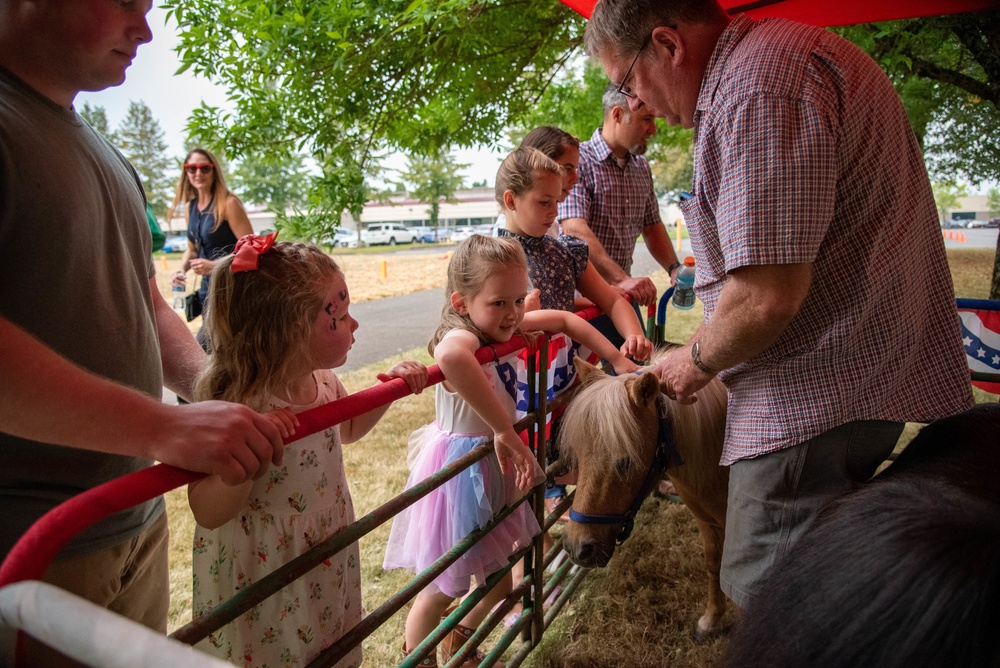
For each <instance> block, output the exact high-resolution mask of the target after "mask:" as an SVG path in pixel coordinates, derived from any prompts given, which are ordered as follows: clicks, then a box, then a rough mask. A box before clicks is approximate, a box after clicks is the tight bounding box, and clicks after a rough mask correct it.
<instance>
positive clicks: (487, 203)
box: [343, 188, 500, 228]
mask: <svg viewBox="0 0 1000 668" xmlns="http://www.w3.org/2000/svg"><path fill="white" fill-rule="evenodd" d="M493 192H494V191H493V188H469V189H466V190H459V191H458V192H456V193H455V199H456V200H457V202H456V203H455V204H452V203H450V202H441V204H440V208H439V211H438V226H439V227H457V226H459V225H489V224H490V223H492V222H493V221H494V220H496V217H497V214H499V213H500V206H499V205H498V204H497V201H496V199H494V196H493ZM430 219H431V207H430V205H429V204H425V203H423V202H419V201H417V200H415V199H413V198H412V197H410V196H409V195H408V194H403V195H395V196H393V197H391V198H390V199H389V201H388V202H368V203H367V204H365V208H364V209H363V210H362V211H361V227H362V228H365V227H367V226H368V225H371V224H372V223H402V224H404V225H406V226H407V227H420V226H427V225H430ZM343 225H344V227H351V228H353V227H354V221H353V220H352V219H351V218H350V216H345V218H344V224H343Z"/></svg>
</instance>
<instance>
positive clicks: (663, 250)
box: [642, 223, 678, 274]
mask: <svg viewBox="0 0 1000 668" xmlns="http://www.w3.org/2000/svg"><path fill="white" fill-rule="evenodd" d="M642 239H643V241H645V242H646V250H648V251H649V254H650V255H652V256H653V259H654V260H656V261H657V262H658V263H659V265H660V266H661V267H663V268H664V269H665V270H666V271H667V273H668V274H669V273H670V269H671V267H673V268H674V269H676V268H677V266H678V258H677V253H676V252H675V251H674V246H673V244H672V243H671V242H670V235H669V234H667V229H666V228H665V227H664V226H663V223H659V224H657V225H647V226H646V227H644V228H642Z"/></svg>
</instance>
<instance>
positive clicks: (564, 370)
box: [497, 334, 601, 438]
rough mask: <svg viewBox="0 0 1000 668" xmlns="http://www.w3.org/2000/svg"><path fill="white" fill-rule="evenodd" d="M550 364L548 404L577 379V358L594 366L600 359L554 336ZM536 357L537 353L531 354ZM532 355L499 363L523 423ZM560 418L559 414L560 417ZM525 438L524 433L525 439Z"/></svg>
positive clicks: (518, 355)
mask: <svg viewBox="0 0 1000 668" xmlns="http://www.w3.org/2000/svg"><path fill="white" fill-rule="evenodd" d="M548 352H549V364H548V384H547V388H546V401H552V400H553V399H555V398H556V397H557V396H559V395H560V394H561V393H562V392H564V391H565V390H566V389H567V388H568V387H570V386H571V385H572V384H573V381H574V380H575V379H576V366H574V364H573V358H574V357H580V358H582V359H585V360H587V361H588V362H590V363H591V364H597V363H598V362H600V359H601V358H600V356H598V355H597V354H596V353H594V352H593V351H592V350H590V349H589V348H587V347H586V346H583V345H580V344H579V343H577V342H576V341H573V340H572V339H570V338H569V337H568V336H566V335H565V334H554V335H552V336H551V338H550V339H549V351H548ZM530 354H532V355H534V354H535V353H530ZM528 355H529V353H528V352H527V350H521V351H520V352H518V353H516V354H513V355H508V356H507V357H503V358H501V359H500V361H499V363H498V364H497V376H498V377H499V378H500V379H501V381H502V382H503V383H504V385H506V387H507V391H508V392H509V393H510V394H511V396H513V397H514V401H515V404H516V405H515V408H516V411H517V419H518V420H520V419H521V418H523V417H524V416H525V415H526V414H527V412H528ZM535 387H538V378H537V376H536V378H535ZM552 417H553V415H552V414H551V413H550V414H549V415H548V416H547V420H546V434H547V435H548V433H549V427H548V425H550V424H551V420H552ZM556 417H558V415H556ZM523 437H525V435H523V434H522V438H523Z"/></svg>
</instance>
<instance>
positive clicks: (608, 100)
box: [601, 0, 629, 117]
mask: <svg viewBox="0 0 1000 668" xmlns="http://www.w3.org/2000/svg"><path fill="white" fill-rule="evenodd" d="M601 2H604V0H601ZM601 104H602V105H603V106H604V115H605V117H606V116H607V115H608V114H610V113H611V110H612V109H614V108H615V107H621V108H622V109H624V110H625V111H626V112H628V111H629V106H628V98H627V97H626V96H625V95H624V94H623V93H619V92H618V84H616V83H615V82H613V81H612V82H611V83H609V84H608V85H607V86H606V87H605V88H604V95H602V96H601Z"/></svg>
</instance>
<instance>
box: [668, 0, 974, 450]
mask: <svg viewBox="0 0 1000 668" xmlns="http://www.w3.org/2000/svg"><path fill="white" fill-rule="evenodd" d="M682 209H683V211H684V216H685V220H686V222H687V225H688V228H689V231H690V234H691V242H692V248H693V252H694V255H695V258H696V260H697V279H696V286H695V287H696V291H697V294H698V296H699V297H700V298H701V299H702V301H703V302H704V303H705V320H706V322H707V323H708V327H709V328H711V327H712V326H713V324H712V314H713V312H714V310H715V307H716V304H717V302H718V299H719V294H720V292H721V291H722V289H723V287H724V285H725V282H726V274H727V272H729V271H732V270H734V269H736V268H738V267H742V266H747V265H767V264H792V263H812V265H813V283H812V286H811V287H810V290H809V294H808V296H807V297H806V299H805V301H804V302H803V304H802V307H801V309H800V311H799V313H798V315H797V316H796V317H795V318H794V319H793V320H792V322H791V324H790V325H789V326H788V328H787V329H786V330H785V332H784V333H782V335H781V336H780V337H779V338H778V340H777V341H776V342H775V343H774V344H773V345H771V346H770V347H769V348H768V349H767V350H765V351H763V352H762V353H760V354H758V355H756V356H755V357H752V358H751V359H749V360H747V361H746V362H744V363H741V364H739V365H737V366H735V367H732V368H730V369H726V370H725V371H723V372H722V373H720V374H719V377H720V378H721V379H722V380H723V381H724V382H725V383H726V385H727V387H728V388H729V391H730V402H729V415H728V423H727V427H726V443H725V449H724V452H723V459H722V462H723V464H731V463H733V462H735V461H737V460H739V459H744V458H748V457H756V456H759V455H762V454H765V453H768V452H772V451H775V450H779V449H782V448H785V447H788V446H791V445H795V444H797V443H801V442H802V441H805V440H808V439H809V438H812V437H813V436H816V435H818V434H820V433H822V432H824V431H827V430H828V429H831V428H833V427H835V426H837V425H840V424H843V423H845V422H850V421H853V420H874V419H881V420H892V421H900V422H902V421H917V422H924V421H928V420H932V419H935V418H939V417H943V416H946V415H951V414H954V413H957V412H959V411H962V410H965V409H967V408H969V407H970V406H971V405H972V404H973V401H972V393H971V390H970V385H969V373H968V367H967V366H966V364H965V359H964V353H963V350H962V344H961V340H960V336H959V327H958V317H957V313H956V309H955V301H954V300H955V297H954V289H953V287H952V282H951V274H950V273H949V270H948V264H947V259H946V257H945V252H944V243H943V242H942V239H941V232H940V229H939V227H938V223H937V210H936V208H935V205H934V198H933V196H932V195H931V189H930V183H929V182H928V178H927V171H926V168H925V166H924V162H923V159H922V156H921V152H920V149H919V147H918V146H917V143H916V139H915V137H914V136H913V132H912V131H911V130H910V126H909V123H908V122H907V119H906V115H905V114H904V112H903V108H902V105H901V104H900V101H899V97H898V96H897V94H896V92H895V90H894V89H893V87H892V85H891V83H890V82H889V80H888V79H887V78H886V76H885V74H884V73H883V72H882V71H881V70H880V69H879V67H878V66H877V65H876V64H875V62H874V61H873V60H872V59H871V58H869V57H868V56H867V55H866V54H864V53H863V52H862V51H861V50H860V49H858V48H857V47H855V46H854V45H852V44H850V43H849V42H847V41H846V40H844V39H841V38H840V37H838V36H836V35H834V34H832V33H829V32H827V31H825V30H821V29H819V28H814V27H810V26H805V25H801V24H797V23H793V22H790V21H786V20H781V19H766V20H762V21H759V22H754V21H752V20H750V19H748V18H746V17H744V16H740V17H737V18H736V19H735V20H734V21H733V22H732V23H731V24H730V25H729V26H728V27H727V29H726V30H725V32H723V34H722V36H721V37H720V39H719V42H718V43H717V45H716V47H715V51H714V53H713V55H712V58H711V60H710V61H709V64H708V67H707V69H706V72H705V77H704V80H703V82H702V88H701V93H700V95H699V98H698V105H697V111H696V114H695V158H694V198H692V199H691V200H688V201H687V202H685V203H684V204H683V205H682Z"/></svg>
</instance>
